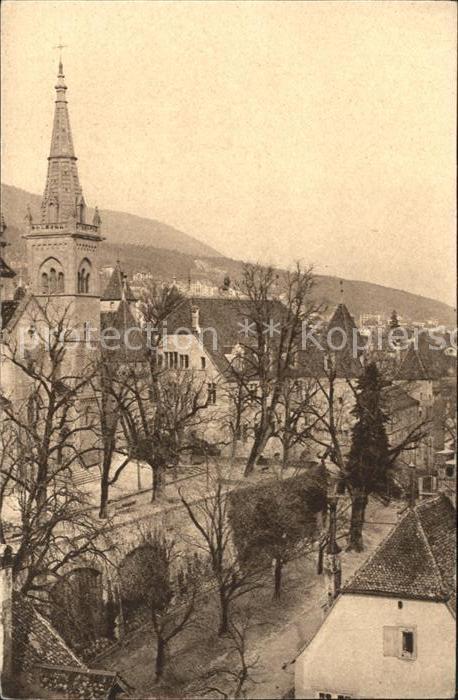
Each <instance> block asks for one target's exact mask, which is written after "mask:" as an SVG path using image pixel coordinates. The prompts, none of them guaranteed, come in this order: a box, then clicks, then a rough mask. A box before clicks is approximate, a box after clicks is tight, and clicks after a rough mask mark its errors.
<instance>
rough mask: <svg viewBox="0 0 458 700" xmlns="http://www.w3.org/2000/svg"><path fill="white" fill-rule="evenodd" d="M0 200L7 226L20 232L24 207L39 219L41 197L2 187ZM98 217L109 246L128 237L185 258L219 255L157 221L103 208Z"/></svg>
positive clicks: (88, 215)
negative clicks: (109, 243) (173, 251)
mask: <svg viewBox="0 0 458 700" xmlns="http://www.w3.org/2000/svg"><path fill="white" fill-rule="evenodd" d="M1 197H2V212H3V215H4V217H5V220H6V221H7V223H8V226H9V227H12V228H16V229H22V227H23V223H24V216H25V214H26V211H27V205H30V209H31V212H32V216H33V218H34V220H35V221H39V220H40V218H39V217H40V204H41V195H37V194H31V193H30V192H26V191H25V190H21V189H19V188H17V187H12V186H11V185H4V184H2V191H1ZM93 214H94V210H93V209H90V208H89V209H88V214H87V217H86V221H87V222H88V223H91V221H92V217H93ZM102 216H103V219H102V225H103V232H104V235H106V236H107V237H108V239H109V241H110V242H111V243H116V244H117V243H124V241H125V240H126V238H127V237H128V239H129V243H133V244H134V245H137V246H141V245H147V246H153V247H155V248H168V249H170V250H178V251H180V252H181V253H187V254H188V255H211V256H218V255H219V253H218V251H217V250H215V249H214V248H211V247H210V246H208V245H205V243H201V242H200V241H199V240H197V239H196V238H193V237H192V236H189V235H188V234H187V233H183V231H179V230H178V229H176V228H174V227H173V226H169V225H168V224H163V223H162V222H161V221H156V220H155V219H145V218H143V217H141V216H135V215H134V214H126V213H124V212H122V211H110V210H109V209H104V210H103V214H102Z"/></svg>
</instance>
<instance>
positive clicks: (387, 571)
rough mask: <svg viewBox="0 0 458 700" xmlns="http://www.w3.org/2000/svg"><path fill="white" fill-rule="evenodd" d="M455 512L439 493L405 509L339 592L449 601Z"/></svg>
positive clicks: (452, 583) (452, 590)
mask: <svg viewBox="0 0 458 700" xmlns="http://www.w3.org/2000/svg"><path fill="white" fill-rule="evenodd" d="M455 526H456V513H455V509H454V508H453V506H452V504H451V502H450V501H449V500H448V498H447V497H446V496H445V495H443V494H442V495H440V496H438V497H437V498H433V499H426V500H424V501H422V502H421V503H419V504H418V505H417V506H416V507H415V508H413V509H409V510H408V511H407V513H406V514H405V515H404V516H403V518H402V519H401V520H400V521H399V523H398V524H397V525H396V527H395V528H394V530H392V531H391V532H390V534H389V535H388V536H387V537H386V538H385V539H384V540H383V541H382V543H381V544H380V545H379V546H378V548H377V549H376V550H375V552H374V553H373V554H372V556H371V557H369V559H368V560H367V561H366V562H365V563H364V564H363V565H362V566H361V567H360V568H359V569H358V571H357V572H356V573H355V575H354V576H353V577H352V578H351V579H350V581H349V582H348V583H347V584H346V586H345V587H344V588H343V590H342V593H344V594H345V593H359V594H365V595H382V596H395V597H399V598H411V599H419V600H432V601H442V602H447V601H450V602H453V601H454V597H455V576H454V573H455V554H456V532H455Z"/></svg>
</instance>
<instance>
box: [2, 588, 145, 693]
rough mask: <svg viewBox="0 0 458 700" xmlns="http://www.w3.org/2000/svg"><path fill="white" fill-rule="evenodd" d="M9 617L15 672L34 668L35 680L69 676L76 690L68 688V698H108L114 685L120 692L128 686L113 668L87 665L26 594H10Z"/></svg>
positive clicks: (66, 677)
mask: <svg viewBox="0 0 458 700" xmlns="http://www.w3.org/2000/svg"><path fill="white" fill-rule="evenodd" d="M12 616H13V626H12V632H13V634H12V637H13V639H12V641H13V653H14V660H15V670H16V672H17V673H19V674H20V673H21V672H23V671H24V670H28V669H31V668H32V669H33V670H34V671H35V672H36V671H38V678H37V680H38V681H40V676H41V677H42V678H41V680H43V676H44V675H45V676H46V677H47V679H48V680H49V679H50V678H54V679H55V680H56V681H58V680H59V679H62V677H63V676H64V677H65V678H64V680H65V681H68V680H69V678H71V677H72V676H73V677H74V681H73V683H74V684H76V690H77V692H76V693H74V692H72V690H74V689H73V688H69V689H68V690H69V691H70V692H69V693H68V696H69V697H83V696H84V697H85V698H94V699H95V698H108V697H110V691H111V690H112V689H114V688H116V689H117V690H119V691H122V692H126V691H127V690H129V689H132V688H131V686H130V685H129V684H128V683H126V681H125V680H124V679H123V678H122V677H121V676H120V675H119V674H118V673H116V672H115V671H111V670H110V671H108V670H103V669H90V668H88V667H87V665H86V664H85V662H84V661H83V660H82V659H81V658H80V657H79V656H78V655H77V654H76V653H75V652H74V651H73V650H72V649H71V648H70V647H69V645H68V644H67V643H66V642H65V641H64V639H63V638H62V637H61V635H60V634H59V633H58V632H57V630H56V629H54V627H53V626H52V624H51V622H50V621H49V620H48V618H47V617H46V616H45V615H44V614H43V613H41V612H39V611H38V610H37V609H36V607H35V605H34V604H33V603H32V602H31V601H30V600H29V599H28V598H27V597H26V596H23V595H21V594H14V596H13V606H12ZM31 635H32V639H30V636H31ZM34 675H36V674H34ZM81 691H82V692H81ZM66 695H67V694H66Z"/></svg>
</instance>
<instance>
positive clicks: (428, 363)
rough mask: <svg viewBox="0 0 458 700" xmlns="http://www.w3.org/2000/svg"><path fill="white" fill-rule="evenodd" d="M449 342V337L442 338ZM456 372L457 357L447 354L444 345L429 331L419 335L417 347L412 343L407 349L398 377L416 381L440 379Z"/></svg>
mask: <svg viewBox="0 0 458 700" xmlns="http://www.w3.org/2000/svg"><path fill="white" fill-rule="evenodd" d="M441 341H445V344H446V343H447V339H446V338H445V337H444V338H443V339H442V338H441ZM455 373H456V358H455V357H453V356H450V355H446V354H445V352H444V347H443V346H442V347H441V345H440V344H439V343H438V342H437V340H436V339H435V337H434V336H432V335H430V334H429V333H428V332H427V331H426V332H423V333H420V334H419V335H418V340H417V341H416V347H415V345H414V344H412V345H410V347H409V348H408V350H407V351H406V353H405V355H404V357H403V359H402V362H401V364H400V367H399V370H398V372H397V374H396V379H399V380H405V381H415V380H421V379H430V380H432V379H439V378H440V377H445V376H447V375H450V374H455Z"/></svg>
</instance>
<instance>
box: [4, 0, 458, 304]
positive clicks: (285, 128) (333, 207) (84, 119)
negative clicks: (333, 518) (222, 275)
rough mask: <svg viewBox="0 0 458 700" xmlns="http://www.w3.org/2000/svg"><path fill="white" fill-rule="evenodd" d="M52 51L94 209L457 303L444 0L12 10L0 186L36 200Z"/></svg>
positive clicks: (451, 93) (448, 7) (449, 51)
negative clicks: (61, 50)
mask: <svg viewBox="0 0 458 700" xmlns="http://www.w3.org/2000/svg"><path fill="white" fill-rule="evenodd" d="M60 37H61V39H62V43H64V44H68V48H66V49H65V50H64V72H65V75H66V81H67V85H68V88H69V89H68V100H69V108H70V119H71V124H72V130H73V139H74V144H75V149H76V153H77V156H78V165H79V173H80V179H81V182H82V185H83V190H84V193H85V197H86V201H87V203H88V205H89V206H93V205H95V204H98V206H99V208H100V209H101V210H102V211H103V208H107V209H118V210H122V211H127V212H130V213H133V214H138V215H141V216H148V217H151V218H155V219H159V220H161V221H164V222H166V223H168V224H172V225H174V226H176V227H178V228H180V229H182V230H183V231H185V232H187V233H189V234H191V235H194V236H196V237H197V238H200V239H201V240H202V241H205V242H206V243H209V244H210V245H212V246H213V247H215V248H216V249H218V250H219V251H221V252H222V253H224V254H227V255H230V256H232V257H235V258H245V259H255V260H260V261H262V262H274V263H277V264H288V263H291V262H293V261H294V260H296V259H298V258H300V259H302V260H303V261H305V262H307V263H314V264H315V267H316V270H317V271H318V272H322V273H323V274H335V275H339V276H342V277H347V278H352V279H362V280H368V281H372V282H377V283H380V284H385V285H388V286H393V287H398V288H402V289H406V290H408V291H413V292H417V293H420V294H424V295H425V296H432V297H435V298H437V299H441V300H443V301H446V302H448V303H452V304H453V303H454V299H455V266H454V262H455V104H456V81H455V71H456V65H455V54H456V4H455V3H452V2H407V1H401V2H389V1H387V0H386V1H383V2H326V1H323V2H223V1H220V2H133V1H129V2H114V1H107V2H99V1H97V2H92V1H87V0H86V1H85V2H71V1H59V2H34V1H33V0H28V1H27V2H11V1H8V0H7V1H6V2H3V3H2V98H3V99H2V156H3V158H2V181H3V182H6V183H7V184H10V185H15V186H17V187H21V188H24V189H26V190H29V191H32V192H37V193H42V191H43V188H44V182H45V175H46V164H47V161H46V158H47V156H48V151H49V143H50V136H51V127H52V117H53V108H54V103H53V101H54V89H53V88H54V84H55V76H56V70H57V63H58V51H56V50H55V49H54V48H53V46H54V45H56V44H58V43H59V39H60ZM106 233H107V235H109V232H108V231H107V232H106ZM126 240H128V236H127V232H126Z"/></svg>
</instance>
